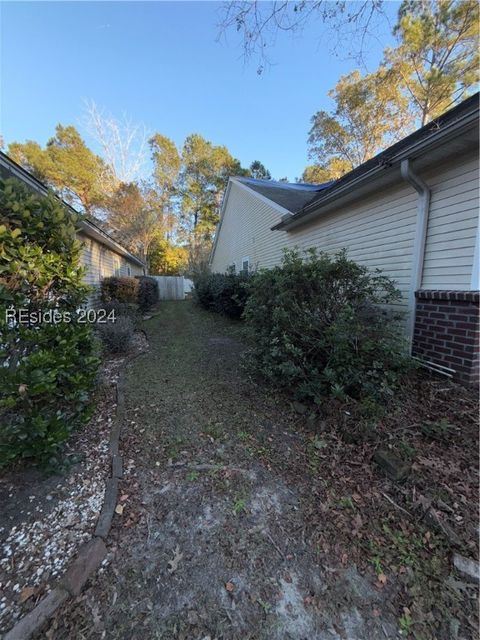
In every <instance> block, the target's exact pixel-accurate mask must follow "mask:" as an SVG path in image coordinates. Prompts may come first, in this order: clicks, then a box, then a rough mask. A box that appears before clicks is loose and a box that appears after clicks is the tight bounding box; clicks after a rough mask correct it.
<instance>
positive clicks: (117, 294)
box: [100, 276, 139, 303]
mask: <svg viewBox="0 0 480 640" xmlns="http://www.w3.org/2000/svg"><path fill="white" fill-rule="evenodd" d="M138 289H139V284H138V280H137V279H136V278H130V277H127V276H111V277H109V278H103V280H102V282H101V285H100V291H101V298H102V301H103V302H112V301H114V300H115V301H116V302H131V303H136V302H137V301H138Z"/></svg>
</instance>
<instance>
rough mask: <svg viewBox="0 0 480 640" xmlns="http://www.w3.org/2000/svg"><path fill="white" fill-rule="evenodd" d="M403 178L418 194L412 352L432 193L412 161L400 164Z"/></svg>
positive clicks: (411, 308) (410, 321)
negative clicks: (417, 298)
mask: <svg viewBox="0 0 480 640" xmlns="http://www.w3.org/2000/svg"><path fill="white" fill-rule="evenodd" d="M400 172H401V175H402V178H403V179H404V180H405V181H406V182H408V183H409V184H411V185H412V187H413V188H414V189H415V190H416V191H417V193H418V196H419V197H418V209H417V223H416V226H415V238H414V244H413V264H412V276H411V281H410V291H409V292H408V308H409V311H410V315H409V318H408V324H407V335H408V338H409V341H410V350H412V348H413V332H414V328H415V311H416V303H415V291H417V290H418V289H420V288H421V286H422V275H423V263H424V258H425V240H426V237H427V227H428V214H429V212H430V197H431V191H430V189H429V187H428V185H427V184H426V183H425V182H424V181H423V180H422V179H421V178H420V176H418V175H416V174H415V173H414V171H413V170H412V168H411V166H410V160H409V159H408V158H407V159H405V160H402V162H401V164H400Z"/></svg>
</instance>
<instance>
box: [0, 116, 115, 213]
mask: <svg viewBox="0 0 480 640" xmlns="http://www.w3.org/2000/svg"><path fill="white" fill-rule="evenodd" d="M8 153H9V155H10V156H11V157H12V158H13V159H14V160H16V161H17V162H18V163H19V164H21V165H22V166H24V167H25V168H26V169H27V170H28V171H31V172H32V173H33V174H34V175H35V176H36V177H38V178H39V179H40V180H43V181H44V182H46V183H47V184H48V185H49V186H51V187H53V188H54V189H55V190H56V191H57V192H58V193H59V195H60V196H61V197H62V198H63V199H64V200H65V201H66V202H69V203H70V204H80V205H81V206H82V207H83V209H84V210H85V212H86V213H87V214H89V215H91V214H93V212H94V210H95V209H96V208H98V207H101V206H102V205H103V204H104V203H105V198H106V195H107V194H108V192H109V191H111V189H112V188H113V186H114V179H113V176H112V174H111V172H110V171H109V169H108V167H107V166H106V164H105V163H104V162H103V160H102V159H101V158H100V157H99V156H97V155H95V154H94V153H93V152H92V151H91V150H90V149H89V148H88V147H87V145H86V144H85V142H84V141H83V139H82V137H81V136H80V134H79V133H78V131H77V130H76V129H75V127H73V126H67V127H64V126H62V125H60V124H59V125H57V127H56V130H55V136H54V137H53V138H51V139H50V140H49V141H48V143H47V146H46V147H45V149H42V148H41V147H40V145H38V144H37V143H36V142H32V141H27V142H26V143H25V144H21V143H18V142H14V143H12V144H11V145H10V146H9V148H8Z"/></svg>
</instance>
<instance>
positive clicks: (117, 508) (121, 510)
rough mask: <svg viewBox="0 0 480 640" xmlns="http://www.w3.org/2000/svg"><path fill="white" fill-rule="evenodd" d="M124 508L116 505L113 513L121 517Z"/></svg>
mask: <svg viewBox="0 0 480 640" xmlns="http://www.w3.org/2000/svg"><path fill="white" fill-rule="evenodd" d="M124 508H125V507H124V506H123V504H117V506H116V507H115V513H118V515H119V516H121V515H122V513H123V510H124Z"/></svg>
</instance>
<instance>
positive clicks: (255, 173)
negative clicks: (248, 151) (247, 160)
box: [250, 160, 272, 180]
mask: <svg viewBox="0 0 480 640" xmlns="http://www.w3.org/2000/svg"><path fill="white" fill-rule="evenodd" d="M250 174H251V176H252V178H255V179H256V180H271V179H272V176H271V175H270V171H269V170H268V169H266V168H265V166H264V165H263V164H262V163H261V162H260V160H254V161H253V162H252V164H251V165H250Z"/></svg>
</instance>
